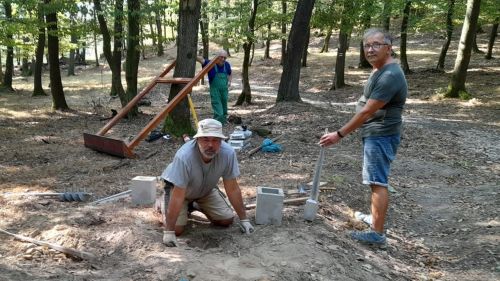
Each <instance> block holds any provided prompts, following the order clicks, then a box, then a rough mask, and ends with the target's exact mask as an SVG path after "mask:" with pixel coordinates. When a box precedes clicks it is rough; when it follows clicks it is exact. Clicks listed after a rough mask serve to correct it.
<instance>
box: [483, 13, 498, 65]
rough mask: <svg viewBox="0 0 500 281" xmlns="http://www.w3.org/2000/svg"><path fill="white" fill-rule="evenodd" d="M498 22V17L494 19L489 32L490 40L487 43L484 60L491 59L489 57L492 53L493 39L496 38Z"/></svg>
mask: <svg viewBox="0 0 500 281" xmlns="http://www.w3.org/2000/svg"><path fill="white" fill-rule="evenodd" d="M498 21H499V17H497V18H496V19H495V23H494V24H493V26H492V27H491V32H490V40H489V41H488V52H486V56H485V58H486V59H488V60H490V59H492V58H493V57H492V56H491V54H492V52H493V45H494V44H495V37H496V36H497V31H498Z"/></svg>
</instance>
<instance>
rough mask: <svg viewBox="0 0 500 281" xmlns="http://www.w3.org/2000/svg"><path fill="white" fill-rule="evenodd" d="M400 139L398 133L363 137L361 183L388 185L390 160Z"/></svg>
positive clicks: (393, 156) (392, 158)
mask: <svg viewBox="0 0 500 281" xmlns="http://www.w3.org/2000/svg"><path fill="white" fill-rule="evenodd" d="M400 141H401V138H400V135H391V136H380V137H365V138H363V184H368V185H380V186H384V187H388V186H389V179H388V178H389V173H390V169H391V162H392V161H393V160H394V158H395V157H396V152H397V150H398V147H399V143H400Z"/></svg>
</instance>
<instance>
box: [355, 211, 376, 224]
mask: <svg viewBox="0 0 500 281" xmlns="http://www.w3.org/2000/svg"><path fill="white" fill-rule="evenodd" d="M354 218H355V219H357V220H359V221H362V222H364V223H366V224H367V225H372V215H371V214H369V215H368V214H363V213H361V212H358V211H356V212H354Z"/></svg>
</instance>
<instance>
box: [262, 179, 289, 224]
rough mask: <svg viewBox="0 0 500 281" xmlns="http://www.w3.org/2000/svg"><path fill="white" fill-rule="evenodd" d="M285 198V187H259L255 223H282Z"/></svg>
mask: <svg viewBox="0 0 500 281" xmlns="http://www.w3.org/2000/svg"><path fill="white" fill-rule="evenodd" d="M283 198H284V195H283V189H281V188H272V187H263V186H259V187H257V203H256V207H255V223H256V224H274V225H281V219H282V217H283Z"/></svg>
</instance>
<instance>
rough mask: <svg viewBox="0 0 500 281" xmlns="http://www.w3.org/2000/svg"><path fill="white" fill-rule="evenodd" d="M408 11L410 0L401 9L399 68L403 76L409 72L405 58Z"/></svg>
mask: <svg viewBox="0 0 500 281" xmlns="http://www.w3.org/2000/svg"><path fill="white" fill-rule="evenodd" d="M410 9H411V0H406V3H405V7H404V9H403V20H402V21H401V68H402V69H403V72H404V74H409V73H410V72H411V70H410V66H409V65H408V58H407V57H406V42H407V35H408V21H409V18H410Z"/></svg>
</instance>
